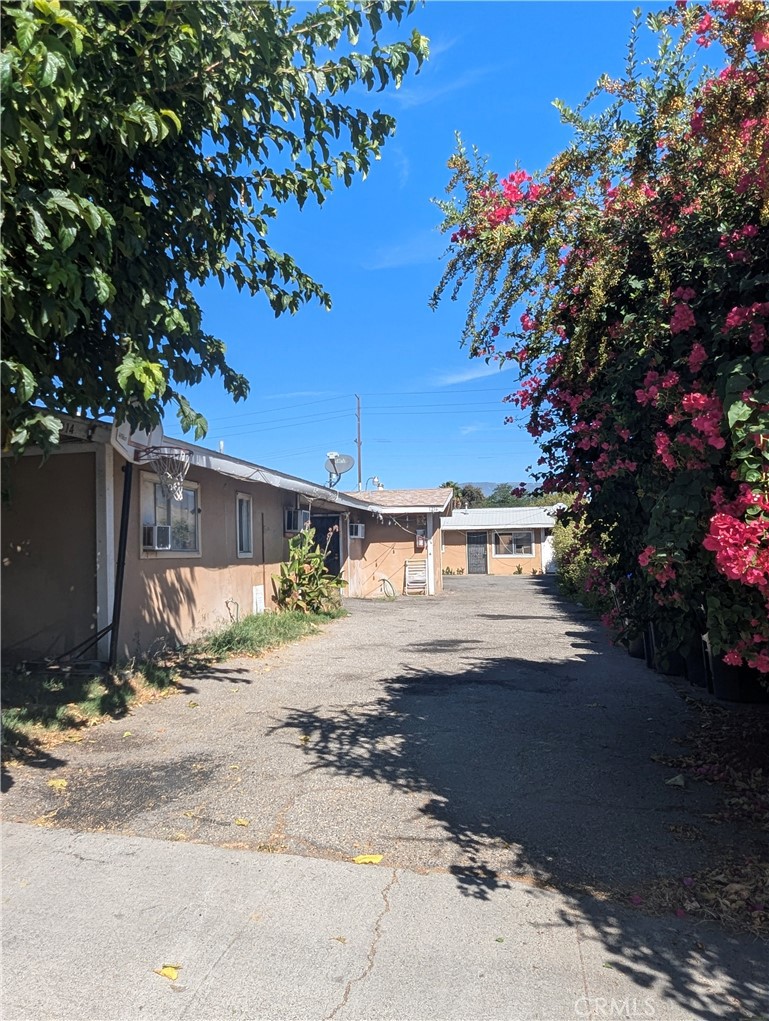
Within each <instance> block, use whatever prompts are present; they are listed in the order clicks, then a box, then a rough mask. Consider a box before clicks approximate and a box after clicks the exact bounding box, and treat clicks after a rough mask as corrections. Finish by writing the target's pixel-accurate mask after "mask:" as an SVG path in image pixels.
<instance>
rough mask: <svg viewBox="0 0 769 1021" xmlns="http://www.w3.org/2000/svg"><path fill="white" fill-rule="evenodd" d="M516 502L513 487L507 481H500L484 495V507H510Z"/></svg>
mask: <svg viewBox="0 0 769 1021" xmlns="http://www.w3.org/2000/svg"><path fill="white" fill-rule="evenodd" d="M516 502H517V501H516V500H515V499H514V498H513V487H512V486H511V485H510V484H509V483H507V482H500V484H499V485H498V486H495V487H494V489H492V491H491V492H490V493H489V495H488V496H487V497H486V499H485V501H484V505H485V506H486V507H512V506H513V504H515V503H516Z"/></svg>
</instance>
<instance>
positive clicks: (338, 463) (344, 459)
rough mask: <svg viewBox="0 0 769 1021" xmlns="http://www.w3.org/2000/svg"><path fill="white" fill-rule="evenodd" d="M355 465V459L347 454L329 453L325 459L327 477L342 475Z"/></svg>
mask: <svg viewBox="0 0 769 1021" xmlns="http://www.w3.org/2000/svg"><path fill="white" fill-rule="evenodd" d="M354 464H355V458H354V457H350V455H349V454H335V453H330V454H329V455H328V457H327V459H326V471H327V472H328V473H329V475H344V473H345V472H348V471H349V470H350V468H352V466H353V465H354Z"/></svg>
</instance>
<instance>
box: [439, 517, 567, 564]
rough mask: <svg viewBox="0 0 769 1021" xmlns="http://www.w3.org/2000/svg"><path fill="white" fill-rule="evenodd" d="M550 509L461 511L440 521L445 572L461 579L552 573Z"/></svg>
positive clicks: (551, 518)
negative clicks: (477, 576)
mask: <svg viewBox="0 0 769 1021" xmlns="http://www.w3.org/2000/svg"><path fill="white" fill-rule="evenodd" d="M554 524H555V516H554V515H553V513H552V508H548V507H477V508H464V509H463V508H459V509H457V510H455V511H454V513H453V514H452V515H451V517H444V518H442V519H441V542H442V548H441V555H442V558H443V569H444V570H445V571H446V572H447V573H449V572H451V573H453V574H456V573H462V574H495V575H501V574H521V573H523V574H531V573H532V572H534V571H536V572H537V573H538V574H539V573H545V574H549V573H551V572H553V571H554V570H555V560H554V558H553V526H554Z"/></svg>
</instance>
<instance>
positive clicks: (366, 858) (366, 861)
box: [353, 854, 384, 865]
mask: <svg viewBox="0 0 769 1021" xmlns="http://www.w3.org/2000/svg"><path fill="white" fill-rule="evenodd" d="M382 858H384V855H383V854H359V855H358V856H357V858H353V861H354V862H355V864H356V865H378V864H379V863H380V861H381V860H382Z"/></svg>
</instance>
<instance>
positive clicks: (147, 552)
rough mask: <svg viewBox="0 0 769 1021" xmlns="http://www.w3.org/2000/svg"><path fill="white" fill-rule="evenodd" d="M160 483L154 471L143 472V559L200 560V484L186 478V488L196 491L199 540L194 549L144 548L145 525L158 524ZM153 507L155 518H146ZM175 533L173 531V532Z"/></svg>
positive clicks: (196, 534) (141, 496)
mask: <svg viewBox="0 0 769 1021" xmlns="http://www.w3.org/2000/svg"><path fill="white" fill-rule="evenodd" d="M157 485H159V482H158V478H157V475H155V473H154V472H142V473H141V486H140V513H139V555H140V557H141V558H142V559H143V560H191V559H194V560H198V559H200V557H201V556H202V555H203V542H202V536H201V531H202V529H201V511H200V484H199V483H198V482H188V481H186V480H185V482H184V489H185V491H187V490H192V491H194V493H195V510H196V515H195V538H196V540H197V544H196V548H195V549H194V550H175V549H162V550H153V549H145V548H144V536H143V529H144V526H145V525H156V524H157V521H155V520H154V516H155V486H157ZM150 508H151V512H152V518H153V520H152V521H150V520H145V518H148V517H149V513H148V512H149V509H150ZM172 534H173V533H172Z"/></svg>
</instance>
